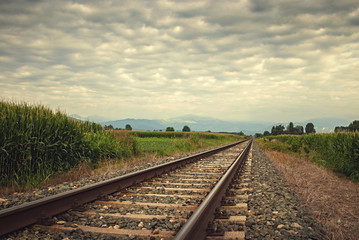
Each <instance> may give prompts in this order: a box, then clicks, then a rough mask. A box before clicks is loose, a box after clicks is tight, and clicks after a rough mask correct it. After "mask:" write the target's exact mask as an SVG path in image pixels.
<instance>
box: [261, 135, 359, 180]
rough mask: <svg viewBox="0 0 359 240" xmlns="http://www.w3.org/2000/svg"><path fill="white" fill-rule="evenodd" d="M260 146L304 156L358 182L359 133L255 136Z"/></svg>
mask: <svg viewBox="0 0 359 240" xmlns="http://www.w3.org/2000/svg"><path fill="white" fill-rule="evenodd" d="M258 142H259V143H260V145H261V147H262V148H264V149H269V150H275V151H281V152H285V153H291V154H295V155H297V156H300V157H306V158H308V159H310V160H312V161H313V162H315V163H317V164H320V165H323V166H324V167H326V168H328V169H331V170H333V171H334V172H337V173H340V174H343V175H345V176H347V177H348V178H349V179H351V180H353V181H355V182H359V133H358V132H354V133H331V134H309V135H301V136H291V135H281V136H274V137H272V136H271V137H264V138H261V139H258Z"/></svg>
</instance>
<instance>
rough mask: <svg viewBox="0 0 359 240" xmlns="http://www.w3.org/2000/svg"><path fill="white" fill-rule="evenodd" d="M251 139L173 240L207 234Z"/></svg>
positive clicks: (201, 236) (245, 155)
mask: <svg viewBox="0 0 359 240" xmlns="http://www.w3.org/2000/svg"><path fill="white" fill-rule="evenodd" d="M251 145H252V140H250V142H249V143H248V144H247V146H246V147H245V149H244V150H243V151H242V152H241V153H240V155H239V156H238V157H237V158H236V159H235V161H234V162H233V164H232V165H231V166H230V167H229V168H228V170H227V171H226V173H225V174H224V175H223V176H222V178H221V179H220V180H219V181H218V183H217V184H216V186H214V188H213V189H212V190H211V192H210V193H208V195H207V197H206V198H205V199H204V200H203V202H202V203H201V204H200V206H199V207H198V208H197V209H196V211H195V212H194V213H193V214H192V216H191V217H190V218H189V219H188V221H187V222H186V223H185V224H184V225H183V227H182V228H181V229H180V231H179V232H178V233H177V234H176V236H175V237H174V240H185V239H188V240H191V239H205V237H206V235H207V232H206V230H207V227H208V223H209V222H210V221H212V220H213V219H214V214H215V211H216V208H218V207H219V206H220V204H221V200H222V197H223V196H224V194H225V192H226V190H227V188H228V186H229V184H230V183H231V181H232V179H233V177H234V176H235V174H236V173H237V172H238V170H239V169H240V168H241V167H242V166H243V165H244V162H245V159H246V157H247V155H248V153H249V150H250V147H251Z"/></svg>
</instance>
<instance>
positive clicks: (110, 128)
mask: <svg viewBox="0 0 359 240" xmlns="http://www.w3.org/2000/svg"><path fill="white" fill-rule="evenodd" d="M104 129H105V130H113V126H112V125H111V124H110V125H108V126H107V125H105V127H104Z"/></svg>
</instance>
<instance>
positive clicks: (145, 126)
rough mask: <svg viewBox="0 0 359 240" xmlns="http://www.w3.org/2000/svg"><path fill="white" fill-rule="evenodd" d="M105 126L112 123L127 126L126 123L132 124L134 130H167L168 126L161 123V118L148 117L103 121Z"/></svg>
mask: <svg viewBox="0 0 359 240" xmlns="http://www.w3.org/2000/svg"><path fill="white" fill-rule="evenodd" d="M101 124H102V125H103V126H105V125H107V126H109V125H112V126H113V127H114V128H123V129H124V128H125V126H126V124H130V125H131V127H132V129H133V130H141V131H148V130H149V131H153V130H165V129H166V127H164V125H163V124H162V123H161V121H160V120H148V119H134V118H127V119H122V120H116V121H107V122H101Z"/></svg>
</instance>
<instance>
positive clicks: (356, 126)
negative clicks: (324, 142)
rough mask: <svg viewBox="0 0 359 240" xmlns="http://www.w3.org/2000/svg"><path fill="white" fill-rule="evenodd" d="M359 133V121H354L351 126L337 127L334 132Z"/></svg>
mask: <svg viewBox="0 0 359 240" xmlns="http://www.w3.org/2000/svg"><path fill="white" fill-rule="evenodd" d="M357 131H359V120H354V121H353V122H352V123H350V124H349V126H347V127H344V126H340V127H339V126H338V127H335V129H334V132H357Z"/></svg>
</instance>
